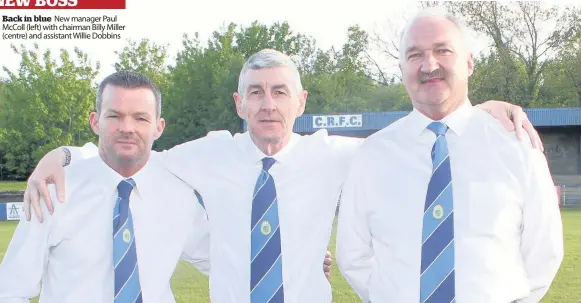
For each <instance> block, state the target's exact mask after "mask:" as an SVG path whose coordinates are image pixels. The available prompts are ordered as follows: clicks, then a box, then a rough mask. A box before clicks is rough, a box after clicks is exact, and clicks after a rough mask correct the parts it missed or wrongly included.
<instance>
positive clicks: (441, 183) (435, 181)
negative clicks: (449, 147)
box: [424, 157, 452, 211]
mask: <svg viewBox="0 0 581 303" xmlns="http://www.w3.org/2000/svg"><path fill="white" fill-rule="evenodd" d="M450 180H452V175H451V172H450V157H446V159H445V160H444V163H442V165H440V167H438V168H437V169H436V171H434V174H433V175H432V178H431V179H430V183H429V184H428V193H427V196H426V205H425V207H424V211H425V210H426V209H428V208H429V207H430V205H431V204H432V203H433V202H434V200H435V199H436V198H437V197H438V196H439V195H440V193H441V192H442V191H443V190H444V188H446V186H448V184H449V183H450Z"/></svg>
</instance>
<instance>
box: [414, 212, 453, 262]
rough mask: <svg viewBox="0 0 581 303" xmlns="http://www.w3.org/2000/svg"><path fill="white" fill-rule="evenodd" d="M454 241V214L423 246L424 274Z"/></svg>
mask: <svg viewBox="0 0 581 303" xmlns="http://www.w3.org/2000/svg"><path fill="white" fill-rule="evenodd" d="M453 239H454V213H453V212H452V213H451V214H450V215H449V216H448V218H446V220H444V222H442V224H440V226H439V227H438V228H437V229H436V231H434V233H433V234H432V236H431V237H429V238H428V240H426V243H424V245H423V246H422V271H421V272H422V273H423V272H424V271H425V270H426V268H427V267H428V266H429V265H430V264H432V262H434V259H436V257H437V256H438V255H439V254H440V252H441V251H442V250H443V249H444V248H445V247H446V246H448V244H449V243H450V242H451V241H452V240H453Z"/></svg>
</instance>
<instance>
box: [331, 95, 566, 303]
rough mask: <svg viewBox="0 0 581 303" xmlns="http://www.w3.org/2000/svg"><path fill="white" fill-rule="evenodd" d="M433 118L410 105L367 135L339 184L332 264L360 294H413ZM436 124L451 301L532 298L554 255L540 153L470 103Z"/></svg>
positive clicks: (559, 237) (549, 194) (554, 233)
mask: <svg viewBox="0 0 581 303" xmlns="http://www.w3.org/2000/svg"><path fill="white" fill-rule="evenodd" d="M431 122H433V121H432V120H430V119H429V118H427V117H426V116H424V115H422V114H421V113H419V112H418V111H416V110H414V111H413V112H411V113H410V114H409V115H408V116H407V117H404V118H402V119H401V120H399V121H397V122H396V123H394V124H392V125H390V126H389V127H387V128H385V129H383V130H381V131H379V132H378V133H376V134H374V135H372V136H371V137H370V138H368V140H367V141H366V142H365V143H364V144H363V145H362V147H361V148H360V149H359V151H358V153H357V155H356V156H355V158H354V160H353V163H352V169H351V171H350V174H349V177H348V180H347V181H346V183H345V187H344V189H343V195H342V201H341V209H340V212H339V226H338V234H337V262H338V265H339V268H340V270H341V272H342V273H343V275H344V276H345V277H346V279H347V280H348V282H349V283H350V284H351V285H352V286H353V288H354V289H355V291H356V292H357V293H358V295H359V296H360V297H361V299H362V300H363V301H364V302H374V303H375V302H419V300H420V290H419V289H420V263H421V242H422V241H421V239H422V220H423V214H424V204H425V199H426V191H427V186H428V182H429V180H430V177H431V173H432V161H431V157H430V152H431V149H432V146H433V144H434V142H435V139H436V135H435V134H434V133H432V132H431V131H430V130H427V129H426V127H427V126H428V125H429V124H430V123H431ZM442 122H444V123H446V124H447V125H448V126H449V128H450V129H449V130H448V132H447V134H446V139H447V141H448V149H449V156H450V163H451V164H450V165H451V170H452V184H453V197H454V232H455V255H456V258H455V266H456V267H455V270H456V280H455V281H456V301H457V302H470V303H480V302H482V303H490V302H495V303H509V302H513V301H515V300H516V302H521V303H524V302H527V303H530V302H538V301H539V300H540V299H541V298H542V297H543V296H544V295H545V293H546V292H547V290H548V288H549V286H550V284H551V282H552V280H553V279H554V277H555V275H556V273H557V270H558V268H559V266H560V264H561V261H562V258H563V234H562V224H561V218H560V212H559V207H558V204H557V195H556V191H555V187H554V184H553V182H552V179H551V175H550V173H549V169H548V166H547V161H546V159H545V157H544V156H543V154H542V153H541V152H540V151H539V150H538V149H533V148H532V147H531V146H530V143H529V142H528V141H527V140H523V141H519V140H518V139H516V137H515V135H514V133H509V132H507V131H506V130H505V129H504V128H503V127H502V126H501V125H500V123H499V122H498V121H496V120H495V119H494V118H492V117H491V116H490V115H488V114H487V113H485V112H483V111H481V110H480V109H477V108H474V107H472V106H471V105H470V103H466V104H464V105H463V106H462V107H461V108H459V109H458V110H456V111H454V112H453V113H452V114H450V115H448V116H447V117H446V118H445V119H443V120H442Z"/></svg>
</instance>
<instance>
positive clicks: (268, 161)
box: [262, 158, 276, 171]
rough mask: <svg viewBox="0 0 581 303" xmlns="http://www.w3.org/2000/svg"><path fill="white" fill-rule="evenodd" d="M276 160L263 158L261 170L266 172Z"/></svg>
mask: <svg viewBox="0 0 581 303" xmlns="http://www.w3.org/2000/svg"><path fill="white" fill-rule="evenodd" d="M275 161H276V160H274V159H273V158H263V159H262V169H264V171H268V170H269V169H270V168H271V167H272V165H273V164H274V162H275Z"/></svg>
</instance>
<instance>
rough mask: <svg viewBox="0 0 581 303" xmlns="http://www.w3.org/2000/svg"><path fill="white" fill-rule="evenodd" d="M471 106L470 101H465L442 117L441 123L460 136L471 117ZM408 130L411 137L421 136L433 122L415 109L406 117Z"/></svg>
mask: <svg viewBox="0 0 581 303" xmlns="http://www.w3.org/2000/svg"><path fill="white" fill-rule="evenodd" d="M472 110H473V106H472V104H471V103H470V100H466V101H465V102H464V103H463V104H462V105H461V106H460V107H459V108H457V109H456V110H455V111H453V112H452V113H450V114H449V115H447V116H446V117H444V118H443V119H442V120H440V121H441V122H443V123H445V124H446V125H447V126H448V128H449V129H450V130H452V131H453V132H454V133H455V134H456V135H458V136H461V135H462V133H464V130H465V129H466V126H467V124H468V122H469V121H470V118H471V117H472ZM408 117H409V118H408V122H409V127H408V130H409V132H410V134H412V135H413V136H419V135H421V134H422V133H423V132H424V131H425V130H426V129H427V127H428V125H430V123H432V122H434V120H432V119H430V118H428V117H426V116H425V115H424V114H422V113H421V112H419V111H418V110H417V109H415V108H414V110H413V111H412V112H411V113H410V114H409V115H408Z"/></svg>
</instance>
